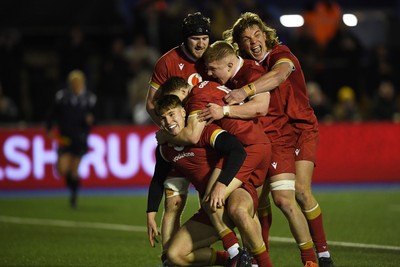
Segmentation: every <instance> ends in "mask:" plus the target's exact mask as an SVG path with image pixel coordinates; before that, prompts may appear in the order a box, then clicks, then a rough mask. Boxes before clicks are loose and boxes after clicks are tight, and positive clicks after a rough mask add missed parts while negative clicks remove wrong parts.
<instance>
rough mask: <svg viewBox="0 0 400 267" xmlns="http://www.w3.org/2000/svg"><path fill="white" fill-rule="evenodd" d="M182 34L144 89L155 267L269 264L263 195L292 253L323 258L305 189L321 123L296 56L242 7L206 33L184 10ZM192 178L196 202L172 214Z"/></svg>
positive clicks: (200, 20) (205, 23) (318, 219)
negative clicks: (291, 242)
mask: <svg viewBox="0 0 400 267" xmlns="http://www.w3.org/2000/svg"><path fill="white" fill-rule="evenodd" d="M182 34H183V39H184V41H183V43H182V44H181V45H179V46H177V47H175V48H173V49H171V50H170V51H168V52H167V53H165V54H164V55H163V56H161V57H160V58H159V60H158V61H157V63H156V65H155V68H154V72H153V75H152V78H151V81H150V84H149V88H148V94H147V100H146V101H147V102H146V108H147V111H148V113H149V114H150V116H151V118H152V119H153V121H154V123H156V124H157V125H158V126H159V127H160V130H159V131H158V132H157V133H156V138H157V142H158V146H157V149H156V166H155V171H154V175H153V178H152V181H151V184H150V187H149V192H148V205H147V228H148V235H149V240H150V244H151V246H153V247H154V246H155V242H156V241H157V238H158V236H159V235H161V243H162V249H163V250H162V255H161V261H162V264H163V266H259V267H272V266H274V265H273V262H272V261H271V259H270V257H269V250H270V249H273V247H271V246H269V245H268V237H269V230H270V227H271V223H272V212H271V204H270V197H271V198H272V200H273V203H274V204H275V205H276V207H277V208H278V209H279V210H281V211H282V212H283V214H284V216H285V218H286V219H287V222H288V224H289V228H290V231H291V233H292V235H293V237H294V239H295V240H296V243H297V246H298V249H299V252H300V260H301V263H302V264H303V265H304V266H308V267H312V266H320V267H333V266H334V264H333V261H332V258H331V255H330V253H329V250H328V244H327V240H326V237H325V232H324V227H323V219H322V212H321V207H320V206H319V204H318V202H317V200H316V199H315V197H314V196H313V194H312V192H311V180H312V175H313V170H314V168H315V166H316V152H317V147H318V142H319V131H318V123H317V118H316V116H315V115H314V111H313V109H312V108H311V106H310V103H309V99H308V95H307V91H306V85H305V80H304V74H303V72H302V69H301V66H300V63H299V61H298V60H297V58H296V57H295V56H294V55H293V54H292V52H291V51H290V49H289V48H288V47H287V46H286V45H284V44H282V43H281V42H280V41H279V38H278V36H277V33H276V30H275V29H272V28H270V27H268V26H267V25H266V23H265V22H263V21H262V19H261V18H260V17H259V16H258V15H257V14H255V13H251V12H246V13H243V14H242V15H241V16H240V17H239V18H238V19H237V21H236V22H235V23H234V25H233V26H232V28H230V29H228V30H226V31H225V32H224V33H223V37H222V39H221V40H217V41H215V42H213V43H210V34H211V21H210V19H209V18H207V17H205V16H204V15H202V14H201V13H200V12H197V13H193V14H188V15H187V16H186V17H185V19H184V20H183V23H182ZM190 183H191V184H193V186H194V188H195V189H196V190H197V191H198V195H199V204H200V205H199V207H200V208H199V210H198V211H197V212H196V213H195V214H193V216H192V217H190V219H189V220H187V221H186V222H184V223H183V224H181V221H180V218H181V214H182V211H183V208H184V206H185V203H186V199H187V194H188V187H189V184H190ZM163 196H164V201H165V203H164V211H163V216H162V220H161V231H160V232H161V233H160V232H159V230H158V225H157V222H156V214H157V212H158V209H159V206H160V203H161V200H162V198H163ZM235 231H238V232H239V233H240V236H241V239H240V240H239V239H238V237H237V236H236V232H235ZM217 241H221V242H222V245H223V250H221V251H217V250H215V249H214V248H213V247H212V246H211V245H212V244H213V243H215V242H217Z"/></svg>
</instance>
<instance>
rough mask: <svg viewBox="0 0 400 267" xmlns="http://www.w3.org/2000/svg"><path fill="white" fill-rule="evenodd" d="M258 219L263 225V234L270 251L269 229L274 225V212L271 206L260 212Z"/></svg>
mask: <svg viewBox="0 0 400 267" xmlns="http://www.w3.org/2000/svg"><path fill="white" fill-rule="evenodd" d="M258 217H259V220H260V224H261V233H262V237H263V240H264V243H265V247H266V249H267V251H269V246H268V244H269V243H268V241H269V229H270V228H271V224H272V212H271V206H268V207H266V208H263V209H259V210H258Z"/></svg>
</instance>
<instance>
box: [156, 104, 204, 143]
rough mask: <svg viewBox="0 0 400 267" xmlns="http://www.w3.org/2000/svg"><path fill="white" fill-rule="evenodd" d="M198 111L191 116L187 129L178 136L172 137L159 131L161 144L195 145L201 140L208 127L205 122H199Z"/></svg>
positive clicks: (158, 137)
mask: <svg viewBox="0 0 400 267" xmlns="http://www.w3.org/2000/svg"><path fill="white" fill-rule="evenodd" d="M197 113H198V112H197V111H194V112H192V113H191V114H189V116H188V118H187V122H186V126H185V128H183V129H182V131H181V132H180V133H179V134H178V135H175V136H173V135H171V134H169V133H168V132H167V131H165V130H159V131H158V132H157V133H156V139H157V142H158V143H159V144H165V143H171V144H175V145H182V146H187V145H194V144H197V143H198V142H199V140H200V137H201V133H202V132H203V130H204V127H205V126H206V122H205V121H199V119H198V115H197Z"/></svg>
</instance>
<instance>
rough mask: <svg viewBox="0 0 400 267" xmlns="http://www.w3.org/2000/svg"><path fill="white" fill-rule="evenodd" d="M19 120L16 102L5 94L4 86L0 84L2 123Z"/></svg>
mask: <svg viewBox="0 0 400 267" xmlns="http://www.w3.org/2000/svg"><path fill="white" fill-rule="evenodd" d="M17 118H18V108H17V106H16V105H15V103H14V101H13V100H12V99H11V98H9V97H8V96H6V95H4V93H3V86H2V84H1V83H0V121H1V122H13V121H16V120H17Z"/></svg>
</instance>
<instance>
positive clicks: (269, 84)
mask: <svg viewBox="0 0 400 267" xmlns="http://www.w3.org/2000/svg"><path fill="white" fill-rule="evenodd" d="M293 70H294V65H293V63H292V62H291V61H290V60H289V59H287V60H282V61H278V62H277V63H276V64H275V65H274V66H273V67H272V68H271V70H270V71H268V72H267V73H265V74H264V75H262V76H261V77H260V78H258V79H257V80H255V81H253V82H251V83H249V84H246V85H245V86H243V87H242V88H239V89H235V90H232V91H231V92H229V93H228V94H227V95H226V96H225V97H224V99H225V101H226V102H227V103H228V104H230V105H231V104H237V103H241V102H243V101H244V100H245V99H246V98H247V97H250V96H253V95H255V94H257V93H262V92H269V91H271V90H274V89H275V88H276V87H278V86H279V85H280V84H281V83H283V82H284V81H286V79H287V78H288V77H289V75H290V74H291V73H292V71H293Z"/></svg>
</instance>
